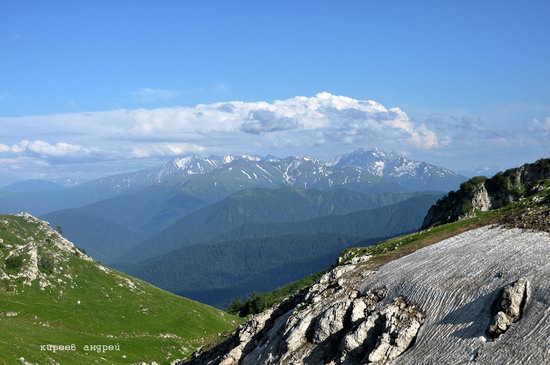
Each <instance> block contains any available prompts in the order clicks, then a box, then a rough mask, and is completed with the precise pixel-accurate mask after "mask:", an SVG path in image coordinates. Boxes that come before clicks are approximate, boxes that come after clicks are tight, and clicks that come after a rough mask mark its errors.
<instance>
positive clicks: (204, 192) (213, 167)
mask: <svg viewBox="0 0 550 365" xmlns="http://www.w3.org/2000/svg"><path fill="white" fill-rule="evenodd" d="M464 180H466V178H465V177H463V176H461V175H458V174H456V173H455V172H453V171H450V170H448V169H445V168H442V167H439V166H435V165H431V164H428V163H426V162H422V161H416V160H411V159H408V158H406V157H404V156H402V155H399V154H397V153H394V152H391V153H388V152H384V151H382V150H380V149H377V148H370V149H359V150H356V151H354V152H351V153H348V154H344V155H341V156H338V157H337V158H335V159H334V160H332V161H329V162H325V161H321V160H319V159H315V158H312V157H304V156H302V157H296V156H289V157H286V158H279V157H275V156H272V155H268V156H265V157H260V156H256V155H232V154H227V155H225V156H215V155H210V156H199V155H192V156H185V157H176V158H173V159H171V160H170V161H168V162H166V163H165V164H163V165H161V166H158V167H153V168H149V169H145V170H140V171H135V172H129V173H123V174H118V175H112V176H107V177H103V178H100V179H96V180H92V181H88V182H84V183H81V184H78V185H76V186H71V187H66V188H63V189H54V190H48V186H49V185H48V184H47V183H45V182H34V183H32V184H30V185H31V187H32V189H31V190H32V191H29V190H28V188H27V190H26V191H24V192H21V191H20V190H21V189H16V191H13V190H5V189H0V212H5V213H16V212H19V211H29V212H31V213H33V214H36V215H42V214H45V213H49V212H52V211H56V210H61V209H67V208H78V207H81V206H84V205H87V204H91V203H94V202H97V201H100V200H104V199H109V198H113V197H116V196H119V195H123V194H128V193H134V192H138V191H140V190H142V189H144V188H147V187H150V186H157V185H173V186H176V185H177V186H178V187H179V189H180V190H182V191H184V192H185V193H186V194H189V195H193V196H195V197H196V198H198V199H201V200H204V201H205V202H207V203H212V202H215V201H218V200H220V199H223V198H225V197H227V196H229V195H231V194H233V193H235V192H237V191H240V190H242V189H245V188H255V187H260V188H262V187H263V188H280V187H283V186H289V187H294V188H308V189H309V188H314V189H317V190H329V189H334V188H345V189H348V190H353V191H357V192H363V193H369V194H380V193H387V192H411V191H449V190H451V189H456V188H458V186H459V185H460V183H461V182H462V181H464ZM17 184H19V183H17ZM27 185H28V184H27ZM41 187H43V188H44V189H41ZM41 190H42V191H41ZM46 190H48V194H44V193H45V192H46Z"/></svg>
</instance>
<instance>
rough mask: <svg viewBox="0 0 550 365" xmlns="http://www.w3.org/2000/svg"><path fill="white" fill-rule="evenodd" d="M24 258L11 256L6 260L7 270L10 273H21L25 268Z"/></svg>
mask: <svg viewBox="0 0 550 365" xmlns="http://www.w3.org/2000/svg"><path fill="white" fill-rule="evenodd" d="M23 261H24V260H23V256H21V255H18V256H10V257H8V258H7V259H6V269H8V270H10V271H19V269H21V267H22V266H23Z"/></svg>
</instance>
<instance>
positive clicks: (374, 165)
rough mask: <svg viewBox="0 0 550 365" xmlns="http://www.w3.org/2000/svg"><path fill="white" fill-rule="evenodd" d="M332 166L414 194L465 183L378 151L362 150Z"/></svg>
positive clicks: (431, 167)
mask: <svg viewBox="0 0 550 365" xmlns="http://www.w3.org/2000/svg"><path fill="white" fill-rule="evenodd" d="M332 164H333V165H334V166H336V167H356V168H359V169H362V170H363V171H365V172H366V173H369V174H372V175H374V176H379V177H382V178H385V179H388V180H391V181H394V182H395V183H398V184H400V185H402V186H404V187H407V188H409V189H411V190H450V189H454V188H456V187H458V185H459V184H460V182H462V181H464V180H465V177H463V176H460V175H458V174H456V173H455V172H453V171H451V170H448V169H446V168H443V167H439V166H435V165H430V164H428V163H426V162H422V161H415V160H410V159H408V158H406V157H404V156H402V155H400V154H397V153H395V152H390V153H388V152H384V151H382V150H380V149H378V148H370V149H359V150H356V151H354V152H352V153H348V154H345V155H341V156H338V157H337V158H336V159H335V161H333V162H332Z"/></svg>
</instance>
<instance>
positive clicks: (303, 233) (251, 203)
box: [0, 148, 464, 307]
mask: <svg viewBox="0 0 550 365" xmlns="http://www.w3.org/2000/svg"><path fill="white" fill-rule="evenodd" d="M463 179H464V178H463V177H462V176H460V175H457V174H456V173H454V172H452V171H450V170H447V169H445V168H442V167H438V166H434V165H430V164H428V163H425V162H420V161H414V160H410V159H408V158H406V157H404V156H401V155H399V154H397V153H387V152H384V151H381V150H379V149H375V148H373V149H360V150H356V151H354V152H352V153H348V154H344V155H341V156H338V157H336V158H335V159H333V160H332V161H330V162H324V161H321V160H318V159H314V158H311V157H295V156H290V157H286V158H278V157H275V156H272V155H268V156H265V157H260V156H255V155H225V156H196V155H194V156H185V157H178V158H174V159H172V160H170V161H168V162H167V163H165V164H163V165H161V166H158V167H155V168H150V169H146V170H141V171H136V172H132V173H125V174H120V175H114V176H108V177H105V178H101V179H97V180H93V181H90V182H86V183H82V184H80V185H77V186H73V187H69V188H55V189H53V188H51V184H42V186H43V187H44V188H45V189H44V190H40V186H41V184H40V182H37V181H32V182H27V183H21V184H19V186H20V188H19V189H14V188H13V186H12V187H11V188H8V189H4V190H0V209H1V210H4V211H8V212H9V210H12V209H17V210H29V211H31V212H33V213H37V212H38V214H40V216H41V218H43V219H45V220H47V221H48V222H50V224H51V225H52V226H58V227H60V229H61V230H62V232H63V234H64V235H65V236H66V237H67V238H69V239H71V240H72V241H74V242H76V243H77V245H78V246H79V248H81V249H84V250H86V252H87V253H88V254H89V255H91V256H92V257H94V258H95V259H98V260H101V261H102V262H105V263H107V264H110V265H114V266H115V267H116V268H118V269H120V270H122V271H126V272H129V273H132V274H134V275H136V276H138V277H140V278H143V279H145V280H148V281H150V282H153V283H155V284H157V285H159V286H161V287H162V288H164V289H167V290H171V291H173V292H176V293H185V294H186V295H188V296H190V297H191V298H193V299H201V300H204V301H206V302H207V303H210V304H214V305H217V306H219V307H224V306H225V305H227V304H228V302H229V301H230V300H231V299H232V296H235V295H248V294H249V293H250V291H251V290H262V291H264V290H270V289H273V288H274V287H276V286H278V285H281V284H284V283H286V282H288V281H291V280H295V279H297V278H299V277H300V276H301V275H303V274H304V275H307V274H310V273H313V272H315V271H317V270H319V269H321V268H322V267H323V266H324V265H326V264H327V263H328V262H329V261H331V260H334V259H335V257H336V256H337V254H338V252H339V251H340V250H341V249H342V248H345V247H348V246H349V245H352V244H355V243H357V242H359V241H363V242H371V243H374V242H376V240H377V239H380V238H382V237H388V236H394V235H397V234H402V233H405V232H409V231H413V230H416V229H418V228H419V227H420V224H421V221H422V218H423V217H424V215H425V213H426V211H427V210H428V208H429V207H430V206H431V204H432V203H433V202H434V201H435V200H437V198H439V197H440V196H441V195H442V192H446V191H448V190H449V189H452V188H455V187H458V186H459V184H460V182H461V181H463ZM25 186H27V189H26V191H25V189H24V187H25ZM29 186H31V187H33V189H30V188H28V187H29ZM400 212H407V214H406V215H403V214H401V213H400ZM399 217H400V218H399ZM350 222H353V224H350ZM314 242H317V243H318V245H317V246H318V250H314V251H313V252H308V250H309V247H311V245H312V244H313V243H314ZM266 245H267V246H269V247H267V246H266ZM291 246H292V247H294V249H295V252H300V254H299V255H297V257H298V258H299V257H302V259H303V260H306V261H307V264H306V263H305V261H304V263H303V265H302V267H303V270H301V271H299V270H298V271H297V270H288V269H284V268H285V267H296V265H292V263H293V262H294V261H295V259H296V258H295V257H293V256H292V255H290V256H289V255H288V254H287V253H286V252H285V250H287V251H288V248H289V247H291ZM212 247H216V250H217V251H218V252H227V254H226V255H225V259H224V260H225V261H227V260H231V261H234V263H232V264H231V265H229V264H228V265H227V268H228V269H227V270H225V271H224V272H223V273H222V274H220V272H219V271H218V272H217V271H216V266H215V265H204V262H208V259H207V258H208V255H209V252H210V251H211V250H212ZM253 247H256V248H257V247H266V248H265V249H264V250H263V251H264V253H265V255H266V258H265V259H264V261H262V260H261V259H260V258H259V257H258V258H257V264H258V263H260V262H263V264H262V265H261V266H262V267H261V270H256V271H247V270H249V269H247V268H250V267H257V266H255V264H254V265H253V264H251V261H250V259H249V252H254V250H255V249H253ZM229 252H231V253H229ZM174 257H177V258H179V260H180V262H181V263H180V264H177V263H176V262H174V261H173V258H174ZM277 257H278V258H277ZM151 263H152V264H151ZM201 265H202V266H201ZM153 266H156V267H153ZM161 266H162V267H164V268H166V270H164V269H163V270H159V268H158V267H161ZM182 268H184V270H182ZM192 272H194V273H195V274H192ZM197 273H201V275H200V277H201V278H202V279H200V280H197V281H196V283H195V284H194V285H191V284H190V283H188V282H186V281H185V280H181V278H182V277H184V276H187V277H198V276H197V275H196V274H197ZM245 274H246V275H245ZM283 274H284V275H283ZM243 275H245V276H247V277H246V282H247V283H252V282H254V283H259V284H261V285H259V284H258V285H256V284H254V285H252V284H250V285H249V284H246V283H245V281H243V280H244V279H245V278H244V277H243ZM274 275H276V276H277V277H278V278H279V279H278V280H270V279H269V278H270V277H273V276H274ZM197 285H199V286H197ZM201 288H202V289H201ZM205 295H209V297H208V299H204V298H205Z"/></svg>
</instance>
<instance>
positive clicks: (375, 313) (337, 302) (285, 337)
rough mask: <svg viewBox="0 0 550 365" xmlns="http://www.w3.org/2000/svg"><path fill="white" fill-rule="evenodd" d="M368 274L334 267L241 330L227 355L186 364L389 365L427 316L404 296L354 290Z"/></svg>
mask: <svg viewBox="0 0 550 365" xmlns="http://www.w3.org/2000/svg"><path fill="white" fill-rule="evenodd" d="M370 274H372V272H371V271H368V270H362V269H361V268H360V267H358V266H357V265H352V264H350V265H343V266H339V267H336V268H335V269H333V270H332V271H330V272H328V273H327V274H325V275H324V276H323V277H321V278H320V279H319V281H318V282H317V283H316V284H314V285H313V286H312V287H311V288H310V289H309V291H308V292H307V293H306V294H305V295H303V296H302V297H299V298H290V299H289V300H288V301H287V302H285V303H283V304H282V305H281V306H278V307H275V308H272V309H270V310H268V311H266V312H264V313H262V314H259V315H257V316H255V317H253V318H252V319H251V320H250V321H249V322H247V323H246V324H244V325H243V326H241V327H240V328H239V329H238V331H237V332H236V333H235V334H234V335H233V336H232V338H230V339H228V340H227V341H226V342H225V348H224V350H225V353H224V351H221V350H220V347H218V348H213V349H210V350H208V351H205V352H204V353H202V354H198V355H197V356H196V357H195V358H194V359H192V360H190V361H189V362H188V364H223V365H232V364H250V365H256V364H330V363H332V364H370V363H373V364H386V363H389V362H390V361H392V360H393V359H395V358H396V357H398V356H399V355H400V354H402V353H403V352H405V351H406V350H407V349H408V348H409V347H410V346H411V345H412V343H413V342H414V339H415V338H416V335H417V333H418V330H419V329H420V327H421V326H422V323H423V322H424V319H425V315H424V313H423V312H422V311H421V310H420V309H419V308H418V307H417V306H416V305H414V304H412V303H411V302H410V301H409V300H407V299H406V298H405V297H403V296H399V297H395V298H394V299H393V300H391V301H387V300H385V299H387V298H386V293H387V291H388V290H387V288H385V287H379V288H372V289H368V290H365V291H358V290H357V286H358V284H359V283H360V282H361V280H363V279H364V278H365V277H367V276H368V275H370ZM289 304H290V305H289ZM284 306H286V307H287V308H286V309H287V310H286V311H285V310H283V308H282V307H284Z"/></svg>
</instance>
